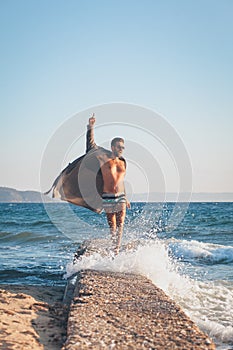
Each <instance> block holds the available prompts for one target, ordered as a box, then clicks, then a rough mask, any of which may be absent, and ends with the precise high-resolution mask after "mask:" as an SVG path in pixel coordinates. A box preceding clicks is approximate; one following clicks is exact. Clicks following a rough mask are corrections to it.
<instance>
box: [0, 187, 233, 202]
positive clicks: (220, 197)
mask: <svg viewBox="0 0 233 350" xmlns="http://www.w3.org/2000/svg"><path fill="white" fill-rule="evenodd" d="M129 199H130V201H131V202H164V201H166V202H176V201H177V199H178V194H177V193H171V192H167V193H166V194H164V193H159V192H151V193H149V194H148V193H134V194H133V195H132V197H131V198H129ZM188 199H189V196H187V194H185V193H183V195H182V194H181V195H180V196H179V202H186V201H187V200H188ZM190 201H191V202H233V193H192V196H191V200H190ZM25 202H26V203H41V202H61V201H60V200H58V199H51V198H50V197H48V196H45V195H43V194H42V193H41V192H37V191H18V190H16V189H14V188H9V187H0V203H25Z"/></svg>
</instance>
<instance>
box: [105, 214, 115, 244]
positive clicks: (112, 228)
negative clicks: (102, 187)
mask: <svg viewBox="0 0 233 350" xmlns="http://www.w3.org/2000/svg"><path fill="white" fill-rule="evenodd" d="M106 215H107V220H108V225H109V228H110V234H111V239H112V241H113V242H115V241H116V228H117V226H116V213H107V212H106Z"/></svg>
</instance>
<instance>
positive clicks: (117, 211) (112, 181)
mask: <svg viewBox="0 0 233 350" xmlns="http://www.w3.org/2000/svg"><path fill="white" fill-rule="evenodd" d="M94 125H95V116H94V114H93V115H92V117H91V118H89V124H88V126H87V128H88V131H89V133H91V136H89V138H88V137H87V140H89V141H88V142H89V145H87V148H89V149H91V148H95V147H96V145H95V142H94ZM124 148H125V146H124V140H123V139H122V138H119V137H117V138H114V139H113V140H112V142H111V151H112V152H111V153H110V154H109V155H108V154H106V153H103V155H102V156H101V157H99V161H100V169H101V173H102V176H103V183H104V185H103V195H102V199H103V208H104V210H105V212H106V216H107V221H108V225H109V227H110V233H111V238H112V241H113V242H114V245H115V254H118V253H119V249H120V245H121V238H122V233H123V227H124V221H125V214H126V207H127V208H130V203H129V202H128V201H127V199H126V194H125V186H124V177H125V173H126V163H125V160H124V158H122V154H123V150H124Z"/></svg>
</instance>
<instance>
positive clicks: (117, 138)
mask: <svg viewBox="0 0 233 350" xmlns="http://www.w3.org/2000/svg"><path fill="white" fill-rule="evenodd" d="M117 142H123V143H125V141H124V139H123V138H122V137H115V138H114V139H112V141H111V147H112V146H116V143H117Z"/></svg>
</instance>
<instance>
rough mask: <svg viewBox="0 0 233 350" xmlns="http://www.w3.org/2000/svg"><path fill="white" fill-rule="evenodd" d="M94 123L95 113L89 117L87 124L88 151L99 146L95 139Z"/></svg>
mask: <svg viewBox="0 0 233 350" xmlns="http://www.w3.org/2000/svg"><path fill="white" fill-rule="evenodd" d="M94 125H95V113H93V114H92V116H91V117H90V118H89V122H88V125H87V135H86V136H87V139H86V153H87V152H89V151H90V150H91V149H94V148H97V145H96V143H95V140H94Z"/></svg>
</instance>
